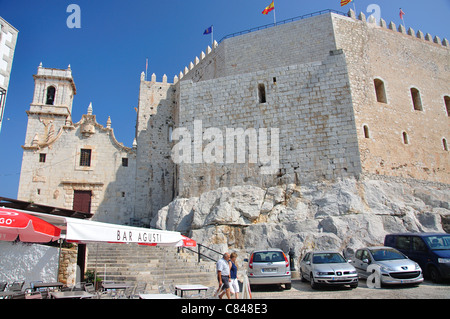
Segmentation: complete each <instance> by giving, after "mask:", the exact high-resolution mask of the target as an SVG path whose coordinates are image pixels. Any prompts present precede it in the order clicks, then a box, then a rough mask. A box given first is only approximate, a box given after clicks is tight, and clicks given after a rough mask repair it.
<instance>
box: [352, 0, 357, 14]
mask: <svg viewBox="0 0 450 319" xmlns="http://www.w3.org/2000/svg"><path fill="white" fill-rule="evenodd" d="M353 10H355V15H356V16H358V14H357V13H356V4H355V0H353Z"/></svg>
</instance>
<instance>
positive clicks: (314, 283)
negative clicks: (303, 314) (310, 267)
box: [309, 273, 318, 289]
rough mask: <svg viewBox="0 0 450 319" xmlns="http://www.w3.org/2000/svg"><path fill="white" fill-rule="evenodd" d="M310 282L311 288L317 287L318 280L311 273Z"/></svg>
mask: <svg viewBox="0 0 450 319" xmlns="http://www.w3.org/2000/svg"><path fill="white" fill-rule="evenodd" d="M309 282H310V284H311V288H312V289H317V287H318V285H317V284H316V282H315V281H314V276H313V274H312V273H311V275H310V277H309Z"/></svg>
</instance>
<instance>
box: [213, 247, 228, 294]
mask: <svg viewBox="0 0 450 319" xmlns="http://www.w3.org/2000/svg"><path fill="white" fill-rule="evenodd" d="M216 269H217V280H218V281H219V290H220V289H222V290H223V292H221V293H220V294H219V298H220V299H222V297H223V295H224V294H227V298H228V299H231V294H230V254H229V253H225V254H223V258H221V259H219V261H217V264H216Z"/></svg>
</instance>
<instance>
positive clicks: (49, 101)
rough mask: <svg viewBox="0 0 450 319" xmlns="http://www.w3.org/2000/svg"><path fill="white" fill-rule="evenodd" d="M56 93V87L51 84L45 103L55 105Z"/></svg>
mask: <svg viewBox="0 0 450 319" xmlns="http://www.w3.org/2000/svg"><path fill="white" fill-rule="evenodd" d="M55 94H56V88H55V87H54V86H49V87H48V88H47V102H46V103H45V104H47V105H55Z"/></svg>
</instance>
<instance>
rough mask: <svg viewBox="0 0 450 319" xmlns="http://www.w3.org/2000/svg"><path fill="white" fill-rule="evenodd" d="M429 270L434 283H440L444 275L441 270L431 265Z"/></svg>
mask: <svg viewBox="0 0 450 319" xmlns="http://www.w3.org/2000/svg"><path fill="white" fill-rule="evenodd" d="M428 272H429V274H430V278H431V280H432V281H433V282H434V283H436V284H438V283H440V282H441V281H442V276H441V274H440V273H439V270H437V269H436V267H434V266H430V270H429V271H428Z"/></svg>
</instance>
